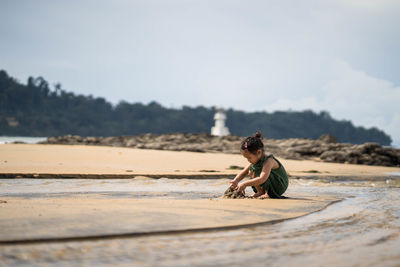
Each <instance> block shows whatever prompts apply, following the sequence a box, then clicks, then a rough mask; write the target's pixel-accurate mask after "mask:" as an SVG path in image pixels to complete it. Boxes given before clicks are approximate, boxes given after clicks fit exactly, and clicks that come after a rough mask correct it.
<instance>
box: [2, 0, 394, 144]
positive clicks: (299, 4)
mask: <svg viewBox="0 0 400 267" xmlns="http://www.w3.org/2000/svg"><path fill="white" fill-rule="evenodd" d="M398 14H400V1H397V0H370V1H364V0H325V1H320V0H304V1H297V0H292V1H288V0H246V1H243V0H242V1H237V0H212V1H208V0H168V1H166V0H141V1H136V0H79V1H77V0H70V1H61V0H37V1H30V0H19V1H15V0H1V1H0V69H3V70H6V71H7V72H8V74H9V75H11V76H13V77H15V78H17V79H18V80H19V81H21V82H23V83H25V82H26V79H27V78H28V77H29V76H33V77H38V76H42V77H43V78H45V79H46V80H47V81H48V82H49V83H50V84H51V85H54V84H56V83H58V82H59V83H61V84H62V88H63V89H65V90H67V91H72V92H74V93H77V94H84V95H89V94H90V95H93V96H95V97H104V98H106V99H107V100H109V101H111V102H112V103H114V104H117V103H118V102H119V101H121V100H124V101H127V102H130V103H133V102H141V103H145V104H146V103H149V102H151V101H156V102H158V103H160V104H162V105H164V106H165V107H174V108H179V107H182V106H183V105H187V106H199V105H203V106H207V107H211V106H221V107H224V108H234V109H237V110H244V111H268V112H272V111H276V110H306V109H311V110H314V111H316V112H319V111H321V110H325V111H328V112H329V113H330V114H331V116H332V117H333V118H335V119H339V120H341V119H345V120H351V121H352V122H353V123H354V124H355V125H356V126H364V127H367V128H369V127H378V128H379V129H382V130H384V131H385V132H386V133H388V134H389V135H390V136H391V137H392V139H393V141H394V142H393V144H394V145H396V146H399V145H400V107H399V103H400V49H399V48H400V16H399V15H398Z"/></svg>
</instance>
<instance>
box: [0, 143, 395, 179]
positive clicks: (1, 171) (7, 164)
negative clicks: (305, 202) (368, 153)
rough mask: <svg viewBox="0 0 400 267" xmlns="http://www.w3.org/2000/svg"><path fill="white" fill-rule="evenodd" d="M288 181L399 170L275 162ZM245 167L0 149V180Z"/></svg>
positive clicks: (187, 156)
mask: <svg viewBox="0 0 400 267" xmlns="http://www.w3.org/2000/svg"><path fill="white" fill-rule="evenodd" d="M280 160H281V162H282V164H283V165H284V166H285V168H286V170H287V171H288V173H289V174H290V175H292V176H310V175H313V176H336V177H343V176H346V177H350V176H352V177H382V176H388V175H389V173H393V172H400V168H394V167H379V166H365V165H353V164H338V163H325V162H316V161H310V160H304V161H298V160H285V159H280ZM247 164H248V162H247V161H246V159H245V158H243V157H242V156H241V155H240V154H237V155H234V154H222V153H196V152H176V151H163V150H143V149H131V148H120V147H102V146H79V145H77V146H70V145H39V144H2V145H0V177H3V178H5V177H16V176H23V177H32V178H35V177H36V178H39V177H53V178H56V177H59V178H70V177H81V178H102V177H103V178H113V177H118V178H122V177H134V176H143V175H144V176H150V177H171V178H173V177H186V178H188V177H192V178H196V177H208V178H213V177H224V176H226V177H228V178H231V177H232V176H234V175H235V174H237V173H238V170H231V169H229V168H230V167H231V166H239V167H244V166H246V165H247Z"/></svg>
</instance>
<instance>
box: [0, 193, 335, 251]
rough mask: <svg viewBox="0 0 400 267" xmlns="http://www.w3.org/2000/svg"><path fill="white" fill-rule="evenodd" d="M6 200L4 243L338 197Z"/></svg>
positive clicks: (187, 225) (263, 212)
mask: <svg viewBox="0 0 400 267" xmlns="http://www.w3.org/2000/svg"><path fill="white" fill-rule="evenodd" d="M1 200H2V201H3V203H1V204H0V206H1V207H0V208H1V209H0V210H1V214H0V229H1V230H0V244H21V243H28V242H33V243H39V242H51V241H71V240H88V239H89V240H90V239H100V238H115V237H121V236H130V237H136V236H143V235H149V234H160V233H163V234H171V233H182V232H194V231H201V230H227V229H232V228H239V227H245V226H254V225H260V224H266V223H276V222H280V221H282V220H285V219H291V218H296V217H300V216H303V215H305V214H309V213H311V212H315V211H318V210H321V209H323V208H325V207H326V206H328V205H329V204H331V203H332V202H334V201H337V200H338V199H337V198H334V197H329V196H318V197H315V196H314V197H303V198H301V199H291V200H280V199H271V200H269V201H268V202H267V201H262V200H254V199H245V200H240V201H238V200H233V199H189V200H188V199H165V200H161V199H132V198H118V199H116V198H112V197H111V198H106V199H105V198H102V197H99V196H96V195H93V194H92V195H90V196H88V195H77V194H74V195H70V196H69V197H65V196H63V197H51V198H30V199H29V200H27V199H26V198H18V197H6V198H4V197H2V198H1ZM4 201H6V202H4Z"/></svg>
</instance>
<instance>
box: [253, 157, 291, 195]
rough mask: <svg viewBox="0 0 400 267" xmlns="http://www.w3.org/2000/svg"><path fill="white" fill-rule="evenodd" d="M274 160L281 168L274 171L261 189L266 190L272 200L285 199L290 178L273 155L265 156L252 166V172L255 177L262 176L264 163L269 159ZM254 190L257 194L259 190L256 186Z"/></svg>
mask: <svg viewBox="0 0 400 267" xmlns="http://www.w3.org/2000/svg"><path fill="white" fill-rule="evenodd" d="M269 158H273V159H274V160H276V162H278V164H279V168H277V169H272V170H271V174H270V175H269V176H268V179H267V181H265V183H263V184H261V187H262V188H263V189H264V190H265V192H266V193H267V194H268V196H269V197H270V198H285V197H284V196H282V194H283V193H284V192H285V191H286V189H287V188H288V185H289V177H288V175H287V173H286V170H285V168H284V167H283V165H282V164H281V163H280V162H279V160H277V159H276V158H275V157H274V156H273V155H269V156H265V155H264V156H263V157H262V158H261V159H260V160H259V161H258V162H257V163H256V164H252V165H251V166H250V171H251V172H254V173H255V177H258V176H260V174H261V171H262V168H263V166H264V163H265V162H266V161H267V159H269ZM252 187H253V190H254V192H255V193H256V192H257V190H256V188H255V187H254V186H252Z"/></svg>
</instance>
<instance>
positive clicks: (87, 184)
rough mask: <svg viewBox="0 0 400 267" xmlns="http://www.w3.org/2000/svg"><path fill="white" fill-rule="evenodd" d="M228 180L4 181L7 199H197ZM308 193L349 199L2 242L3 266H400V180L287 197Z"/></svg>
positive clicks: (297, 183)
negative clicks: (228, 226) (247, 216)
mask: <svg viewBox="0 0 400 267" xmlns="http://www.w3.org/2000/svg"><path fill="white" fill-rule="evenodd" d="M227 185H228V180H225V179H221V180H189V179H158V180H157V179H148V178H145V177H139V178H135V179H125V180H87V179H82V180H61V179H43V180H41V179H40V180H37V179H4V180H0V199H1V196H24V197H27V198H32V197H42V196H46V197H51V196H60V194H61V195H62V194H65V195H74V194H99V193H100V194H101V195H102V196H103V197H106V198H114V197H121V196H122V197H126V196H131V197H135V198H137V197H140V198H143V197H144V198H149V197H151V198H177V199H196V198H211V197H218V196H220V195H221V194H222V192H223V191H224V190H225V189H226V187H227ZM248 192H249V191H248ZM303 194H312V195H318V194H331V195H335V196H339V197H341V198H343V199H344V200H343V201H342V202H339V203H336V204H333V205H331V206H329V207H328V208H327V209H325V210H323V211H321V212H317V213H313V214H310V215H307V216H304V217H301V218H298V219H294V220H288V221H285V222H283V223H278V224H274V225H264V226H258V227H249V228H243V229H239V230H230V231H215V232H207V233H191V234H177V235H158V236H147V237H136V238H126V239H113V240H102V241H84V242H65V243H52V244H30V245H13V246H0V265H5V264H6V265H26V266H28V265H29V266H31V265H32V264H36V265H44V264H47V265H57V266H60V265H61V266H63V265H94V264H96V265H111V264H112V265H130V266H131V265H137V266H188V265H190V266H237V265H245V264H246V265H255V266H266V265H270V266H282V265H286V266H291V265H300V266H303V265H307V266H327V265H330V266H332V265H342V266H357V265H362V266H377V265H379V266H399V265H400V208H399V207H400V188H399V182H398V180H397V179H390V180H387V181H384V182H371V181H365V182H360V181H359V182H343V181H341V182H340V183H339V182H338V183H326V182H322V181H317V180H292V181H291V185H290V187H289V190H288V192H287V194H286V195H288V196H301V195H303ZM265 201H268V200H265Z"/></svg>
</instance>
